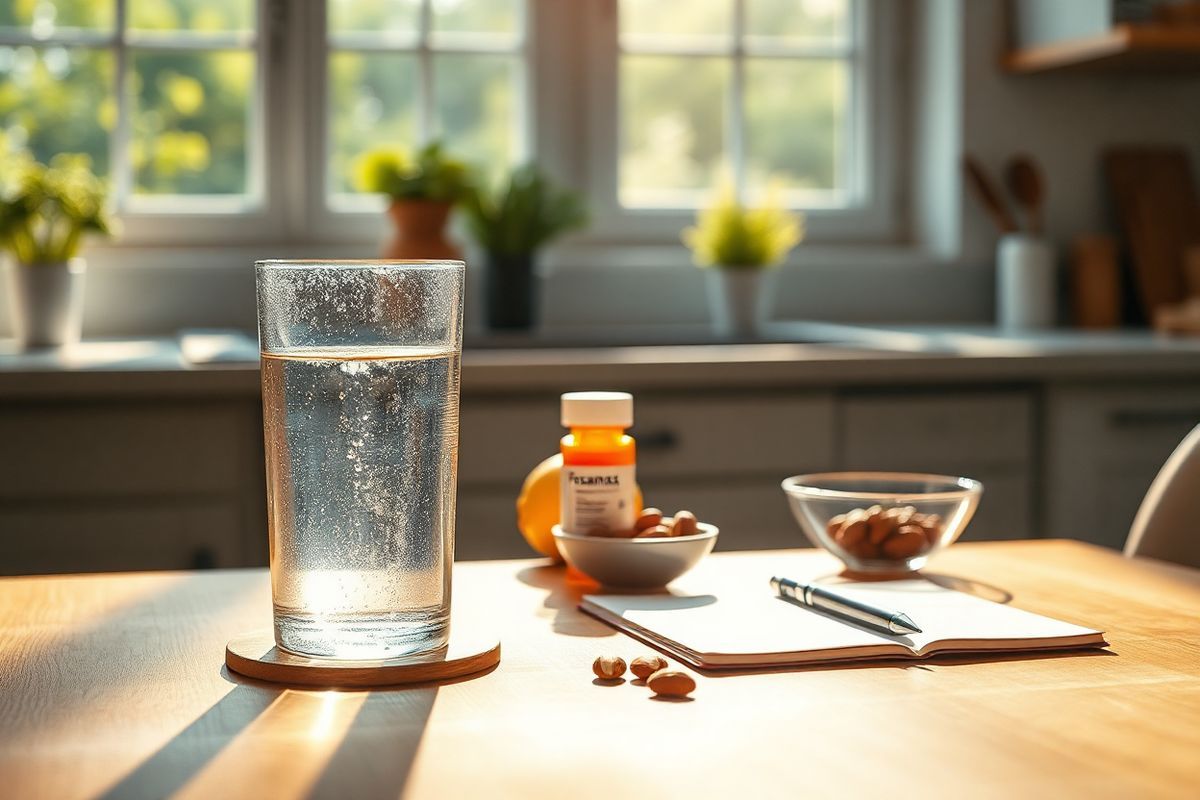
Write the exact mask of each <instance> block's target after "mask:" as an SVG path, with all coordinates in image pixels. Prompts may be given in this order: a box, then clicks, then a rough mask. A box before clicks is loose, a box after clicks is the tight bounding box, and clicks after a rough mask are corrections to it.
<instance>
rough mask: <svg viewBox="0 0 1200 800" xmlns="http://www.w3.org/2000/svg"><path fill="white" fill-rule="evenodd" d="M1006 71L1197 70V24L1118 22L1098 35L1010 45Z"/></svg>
mask: <svg viewBox="0 0 1200 800" xmlns="http://www.w3.org/2000/svg"><path fill="white" fill-rule="evenodd" d="M1002 64H1003V67H1004V69H1005V70H1007V71H1008V72H1012V73H1017V74H1027V73H1035V72H1049V71H1051V70H1066V69H1075V70H1085V69H1086V70H1115V71H1130V72H1132V71H1157V72H1196V73H1198V74H1200V27H1193V26H1181V25H1176V26H1166V25H1130V24H1121V25H1117V26H1115V27H1114V28H1113V29H1112V30H1111V31H1109V32H1108V33H1105V34H1103V35H1101V36H1092V37H1088V38H1085V39H1072V40H1069V41H1063V42H1055V43H1053V44H1045V45H1037V46H1034V47H1027V48H1022V49H1019V50H1012V51H1010V52H1008V53H1007V54H1005V56H1004V58H1003V61H1002Z"/></svg>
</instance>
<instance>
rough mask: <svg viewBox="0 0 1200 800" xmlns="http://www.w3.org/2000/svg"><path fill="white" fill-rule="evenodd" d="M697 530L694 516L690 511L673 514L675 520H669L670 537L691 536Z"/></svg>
mask: <svg viewBox="0 0 1200 800" xmlns="http://www.w3.org/2000/svg"><path fill="white" fill-rule="evenodd" d="M698 529H699V528H698V526H697V525H696V515H695V514H693V513H692V512H690V511H676V512H675V518H674V519H673V520H671V535H672V536H691V535H692V534H694V533H695V532H696V531H697V530H698Z"/></svg>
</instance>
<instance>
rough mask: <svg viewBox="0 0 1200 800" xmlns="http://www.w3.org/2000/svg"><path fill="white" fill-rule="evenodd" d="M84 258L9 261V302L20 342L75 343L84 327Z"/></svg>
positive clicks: (44, 344) (33, 344) (34, 345)
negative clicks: (29, 262)
mask: <svg viewBox="0 0 1200 800" xmlns="http://www.w3.org/2000/svg"><path fill="white" fill-rule="evenodd" d="M86 270H87V263H86V262H85V261H84V260H83V259H82V258H72V259H71V260H70V261H65V262H58V263H54V264H21V263H18V262H17V261H16V260H15V259H9V261H8V270H7V272H8V303H9V310H10V314H11V316H12V325H13V333H14V335H15V336H16V339H17V344H19V345H20V346H21V347H23V348H25V349H31V348H37V347H60V346H62V345H69V344H75V343H77V342H78V341H79V335H80V332H81V331H82V328H83V279H84V274H85V272H86Z"/></svg>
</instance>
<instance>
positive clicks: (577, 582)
mask: <svg viewBox="0 0 1200 800" xmlns="http://www.w3.org/2000/svg"><path fill="white" fill-rule="evenodd" d="M517 580H519V581H521V583H523V584H525V585H526V586H533V587H534V588H537V589H545V590H546V592H547V593H546V599H545V600H544V601H543V602H542V605H543V606H544V607H546V608H548V609H550V610H551V611H552V612H554V619H553V621H552V622H551V623H550V625H551V628H552V629H553V630H554V632H555V633H561V634H564V635H566V636H586V637H592V638H597V637H603V636H616V635H617V630H616V629H615V628H610V627H608V626H607V625H605V624H604V623H602V622H598V621H597V620H594V619H592V618H591V617H589V616H587V615H585V614H584V613H583V612H582V611H579V599H580V598H581V597H583V596H584V595H585V594H589V593H592V592H596V591H599V589H600V587H599V586H598V585H597V584H596V583H594V582H593V581H591V580H590V579H588V578H584V577H580V578H575V577H574V576H572V575H571V574H570V573H569V572H568V570H567V568H566V567H561V566H552V565H549V564H547V565H544V566H539V567H526V568H525V569H523V570H521V571H520V572H518V573H517Z"/></svg>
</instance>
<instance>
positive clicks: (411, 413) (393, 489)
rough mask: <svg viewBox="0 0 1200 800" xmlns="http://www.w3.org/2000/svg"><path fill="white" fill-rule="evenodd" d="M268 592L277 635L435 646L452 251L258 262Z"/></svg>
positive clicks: (441, 605)
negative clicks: (428, 256) (432, 257)
mask: <svg viewBox="0 0 1200 800" xmlns="http://www.w3.org/2000/svg"><path fill="white" fill-rule="evenodd" d="M255 272H256V277H257V284H258V326H259V330H258V333H259V347H260V350H261V354H262V388H263V428H264V434H265V438H266V455H267V515H268V521H269V527H270V548H271V594H272V599H273V602H274V616H275V642H276V644H278V645H279V646H280V647H281V648H284V649H286V650H291V651H293V652H296V653H302V654H304V655H314V656H329V657H333V658H341V659H385V658H397V657H404V656H412V655H417V654H425V653H429V652H433V651H436V650H438V649H439V648H443V647H445V645H446V642H447V638H448V636H449V630H450V628H449V624H450V568H451V562H452V561H453V559H454V497H455V489H456V483H457V468H458V380H459V359H460V356H461V353H462V304H463V276H464V267H463V263H462V262H461V261H421V262H415V261H260V262H258V263H257V264H256V265H255Z"/></svg>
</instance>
